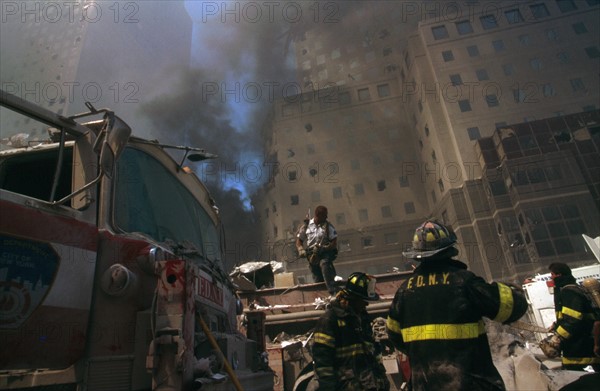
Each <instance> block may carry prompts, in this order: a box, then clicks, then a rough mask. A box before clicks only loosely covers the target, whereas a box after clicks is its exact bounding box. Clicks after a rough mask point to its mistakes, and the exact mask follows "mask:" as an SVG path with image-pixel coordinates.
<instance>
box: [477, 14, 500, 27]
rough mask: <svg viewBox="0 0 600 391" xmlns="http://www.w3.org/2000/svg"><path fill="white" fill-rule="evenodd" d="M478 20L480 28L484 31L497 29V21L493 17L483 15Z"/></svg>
mask: <svg viewBox="0 0 600 391" xmlns="http://www.w3.org/2000/svg"><path fill="white" fill-rule="evenodd" d="M479 20H480V21H481V27H483V29H484V30H490V29H493V28H496V27H498V21H497V20H496V17H495V16H494V15H491V14H490V15H484V16H482V17H480V18H479Z"/></svg>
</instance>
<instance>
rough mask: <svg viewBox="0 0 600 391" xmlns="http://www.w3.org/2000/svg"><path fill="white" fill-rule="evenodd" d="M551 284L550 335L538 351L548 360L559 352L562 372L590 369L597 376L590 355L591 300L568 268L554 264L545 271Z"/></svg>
mask: <svg viewBox="0 0 600 391" xmlns="http://www.w3.org/2000/svg"><path fill="white" fill-rule="evenodd" d="M548 268H549V269H550V276H551V277H552V280H554V310H555V311H556V322H555V323H554V324H553V326H552V329H551V331H552V335H550V336H549V337H548V338H546V339H544V340H543V341H542V342H540V348H541V349H542V351H543V352H544V354H546V356H548V357H550V358H554V357H558V356H559V355H560V352H561V351H562V367H563V369H568V370H573V371H583V370H584V368H585V367H587V366H588V365H591V366H592V368H593V369H594V371H595V372H600V357H598V356H596V355H595V354H594V335H593V328H594V321H595V320H600V319H595V318H596V317H597V315H595V311H594V310H593V308H592V302H591V298H590V297H588V295H587V293H586V291H585V289H584V288H583V287H582V286H580V285H578V284H577V282H576V280H575V277H573V274H572V273H571V268H569V266H568V265H566V264H564V263H560V262H555V263H553V264H551V265H550V266H549V267H548Z"/></svg>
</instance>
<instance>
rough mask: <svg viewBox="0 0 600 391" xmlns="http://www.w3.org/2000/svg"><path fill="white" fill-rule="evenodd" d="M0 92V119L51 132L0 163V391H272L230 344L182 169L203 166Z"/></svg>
mask: <svg viewBox="0 0 600 391" xmlns="http://www.w3.org/2000/svg"><path fill="white" fill-rule="evenodd" d="M0 92H1V94H0V103H1V104H2V106H4V108H2V110H3V112H4V113H6V112H8V110H10V111H11V112H16V113H19V114H20V115H23V116H25V117H23V118H25V123H26V124H27V123H28V121H38V122H39V123H40V125H43V126H44V127H45V126H51V127H54V129H50V130H49V133H50V135H51V140H50V141H48V142H33V141H27V142H26V143H24V144H25V146H21V147H20V148H12V149H8V150H3V151H0V249H1V250H0V389H22V388H31V387H34V386H35V389H39V388H38V387H41V386H43V389H44V390H58V389H60V390H89V391H98V390H110V391H114V390H194V389H202V390H230V389H237V390H242V389H253V390H272V389H273V373H272V371H271V370H270V369H269V368H268V365H267V364H266V363H265V361H264V358H262V357H261V352H260V351H259V350H258V349H257V344H256V342H255V341H253V340H250V339H247V338H246V337H245V336H243V335H242V334H241V333H240V332H239V331H238V330H237V324H236V315H237V314H238V313H241V307H240V301H239V299H238V296H237V295H236V292H235V289H234V286H233V285H232V283H231V281H230V279H229V276H228V275H227V274H226V273H225V272H224V271H223V266H222V254H223V252H224V248H223V245H222V243H223V241H222V237H221V236H222V229H221V225H220V218H219V213H218V209H217V208H216V206H215V204H214V202H213V200H212V199H211V197H210V194H209V192H208V191H207V189H206V187H205V186H204V185H203V184H202V183H201V182H200V180H199V179H198V177H196V176H195V175H194V174H193V173H190V171H189V170H186V168H185V167H183V162H184V160H185V158H188V159H190V160H192V161H197V160H200V159H204V158H210V157H211V155H209V154H207V153H205V152H204V151H203V150H201V149H197V148H188V147H173V146H167V145H161V144H159V143H158V142H156V141H147V140H143V139H141V138H137V137H134V136H132V135H131V129H130V128H129V126H128V125H127V124H126V123H125V122H123V121H122V120H121V119H120V118H118V117H117V116H116V115H115V114H114V113H113V112H111V111H110V110H107V109H102V110H96V109H95V108H94V107H93V106H92V105H91V104H86V105H87V107H88V109H89V112H88V113H84V114H81V115H76V116H73V117H69V118H66V117H63V116H60V115H57V114H54V113H52V112H50V111H48V110H46V109H44V108H42V107H39V106H37V105H34V104H32V103H30V102H28V101H25V100H23V99H21V98H19V97H16V96H14V95H10V94H8V93H5V92H3V91H0ZM13 115H14V114H13ZM94 116H96V117H98V116H102V119H100V120H93V121H89V122H86V123H81V122H80V121H81V119H82V118H84V117H92V118H93V117H94ZM8 131H13V132H14V131H19V129H3V131H2V134H3V135H6V134H8V133H7V132H8ZM33 144H36V145H33ZM13 146H14V145H13ZM170 147H171V148H179V149H182V150H183V151H184V153H185V156H184V160H182V161H181V163H178V162H177V161H175V160H174V159H173V158H172V157H171V155H169V154H168V153H167V152H166V151H165V150H166V149H167V148H170ZM213 156H214V155H213ZM263 357H264V355H263Z"/></svg>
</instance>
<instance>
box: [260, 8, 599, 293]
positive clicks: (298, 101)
mask: <svg viewBox="0 0 600 391" xmlns="http://www.w3.org/2000/svg"><path fill="white" fill-rule="evenodd" d="M425 3H426V2H424V3H423V4H421V6H422V7H425V8H423V9H421V10H420V12H412V13H411V15H413V14H417V17H418V19H421V20H420V21H418V20H412V19H411V18H409V17H407V14H408V12H407V10H408V9H407V8H406V7H405V5H401V4H404V3H397V4H396V6H395V7H394V5H391V7H392V8H391V9H389V10H387V11H386V12H384V14H385V15H382V16H381V15H378V14H377V13H376V12H375V11H374V10H373V9H370V8H368V9H366V10H364V9H361V10H354V11H348V13H347V15H344V19H342V21H341V22H340V23H339V24H338V25H337V26H336V27H335V28H331V26H326V27H327V28H325V27H322V29H319V27H315V28H313V29H312V30H309V31H307V32H306V33H305V34H304V35H303V36H302V38H303V39H300V40H298V41H297V42H296V55H297V59H298V68H299V80H300V81H301V83H302V86H303V87H304V88H305V90H303V93H302V94H299V95H298V96H294V97H288V98H286V99H283V100H281V101H279V102H277V104H276V105H275V106H274V110H273V115H272V118H271V121H270V123H269V125H268V126H267V129H266V130H265V132H266V139H267V143H266V149H267V151H268V152H267V155H268V159H267V162H269V164H270V165H271V167H273V168H274V171H273V175H272V177H271V178H270V179H271V181H270V182H269V184H268V185H267V186H266V187H265V189H264V192H263V193H262V194H261V196H260V197H259V200H258V202H257V204H258V205H260V206H257V209H258V210H259V211H260V217H261V224H262V230H263V234H264V236H265V243H266V245H267V246H268V247H269V248H271V253H272V256H273V257H274V258H275V259H278V260H288V261H289V262H287V265H288V270H292V271H294V272H295V274H296V276H297V277H300V278H299V281H300V282H301V280H302V279H304V280H307V281H310V279H309V278H308V271H307V270H306V267H305V265H304V264H302V263H303V261H296V262H294V258H293V251H291V250H292V249H293V246H291V245H290V243H291V242H292V241H293V237H294V234H295V229H297V227H298V226H299V225H300V223H301V220H302V219H303V217H304V216H305V215H306V213H307V210H308V208H313V209H314V207H315V206H316V205H319V204H323V205H326V206H328V208H329V219H330V221H331V222H332V223H333V224H334V225H335V226H336V228H337V229H338V232H339V234H340V244H341V245H340V256H339V259H338V261H337V264H336V265H337V266H336V267H337V268H338V274H340V275H342V276H345V275H348V274H349V272H351V271H354V270H364V271H367V272H370V273H379V272H383V271H388V270H393V268H394V267H396V268H398V269H400V270H404V269H407V268H410V262H408V260H406V259H403V258H402V256H401V250H402V249H403V248H404V247H406V246H408V245H410V243H409V242H410V240H411V237H412V230H414V228H415V226H416V224H418V222H420V221H421V220H423V219H425V218H430V217H432V218H437V219H439V220H442V221H443V222H445V223H446V224H450V225H452V226H453V227H454V229H455V231H456V232H457V234H458V236H459V242H460V243H461V244H460V247H461V259H463V260H465V261H466V262H467V263H468V264H469V266H470V268H471V269H472V270H474V271H475V272H477V273H479V274H481V275H483V276H485V277H487V278H490V279H491V278H501V279H506V280H510V279H512V280H515V281H518V280H520V279H521V278H523V277H524V276H526V275H529V274H532V273H535V272H545V271H546V269H547V264H548V262H549V261H550V260H551V259H556V258H552V256H549V255H548V256H546V255H545V256H540V255H539V254H540V253H539V252H538V253H537V254H535V253H533V252H527V253H523V254H522V255H515V250H514V248H515V246H518V244H514V240H510V239H508V240H507V239H506V238H503V237H502V235H500V234H499V233H498V223H499V222H500V225H501V226H502V229H503V231H502V232H507V229H506V228H504V226H503V223H502V217H501V215H503V213H504V212H506V211H509V210H510V211H511V212H510V213H513V214H514V213H516V215H515V216H517V217H516V219H517V221H519V219H518V216H519V214H518V211H519V210H520V208H521V207H522V205H521V204H520V203H519V202H516V201H514V202H513V201H511V203H506V202H505V203H504V204H502V207H501V208H499V207H498V206H497V205H496V201H495V199H494V197H491V196H490V195H489V194H490V193H489V191H488V190H489V186H487V185H486V183H487V182H486V181H488V180H489V167H488V165H485V164H483V163H482V161H481V159H480V156H479V155H480V150H481V148H480V143H479V141H478V140H489V138H490V137H492V136H494V135H496V134H498V129H504V128H507V127H509V124H527V123H534V121H538V120H542V119H547V118H553V117H557V118H558V117H564V116H568V115H570V114H574V113H580V112H593V111H594V110H597V109H598V102H599V101H600V92H599V90H598V86H599V84H600V80H599V75H598V72H597V69H598V68H599V64H598V62H599V58H600V43H599V36H600V35H599V31H598V23H597V20H598V17H599V8H600V7H599V6H598V2H597V1H577V2H575V1H565V0H561V1H550V0H548V1H528V2H516V3H509V2H507V3H498V2H496V3H492V2H489V3H486V2H483V3H482V4H479V5H473V6H472V7H471V8H469V12H466V10H460V12H458V11H457V10H449V9H447V8H444V7H441V8H438V9H435V7H434V8H431V7H432V6H431V5H427V7H429V8H427V7H426V6H425V5H424V4H425ZM504 4H506V6H504ZM450 11H452V12H450ZM463 11H464V12H463ZM359 16H360V17H359ZM357 20H360V21H362V22H361V23H359V24H357V23H356V21H357ZM345 21H347V22H348V23H349V24H348V25H346V24H345ZM394 21H396V23H394ZM352 26H355V27H354V28H352ZM338 30H342V31H344V34H345V35H341V39H339V40H335V39H333V37H335V36H336V34H338ZM365 37H370V38H371V39H366V38H365ZM350 69H354V70H355V72H346V71H348V70H350ZM315 80H317V81H319V83H320V85H323V84H324V83H323V82H324V81H326V80H328V81H329V82H328V83H325V84H328V88H319V89H317V90H311V89H310V88H311V86H312V85H314V81H315ZM311 82H312V84H311ZM327 98H329V99H327ZM536 123H537V122H536ZM515 126H517V127H518V128H519V129H520V127H521V126H522V125H515ZM523 126H525V125H523ZM590 126H591V128H592V129H594V125H593V124H591V123H590ZM551 129H554V130H553V132H554V131H556V132H558V130H556V129H555V128H552V127H551ZM588 133H589V137H590V138H593V137H596V136H593V131H589V130H588ZM495 137H499V136H495ZM587 144H589V143H586V145H587ZM498 145H499V144H498ZM478 148H479V149H478ZM554 158H556V157H553V158H552V159H554ZM552 159H550V158H547V157H544V158H541V157H538V160H539V162H538V163H536V164H540V165H543V164H542V163H543V162H547V163H548V164H550V161H552ZM571 161H572V162H573V164H576V163H575V162H576V161H578V160H577V158H576V157H573V158H572V159H571ZM579 161H580V163H581V162H584V163H582V164H583V166H582V165H581V164H580V163H577V164H576V165H573V166H570V167H572V168H573V170H576V169H577V168H579V169H581V170H584V171H585V170H591V167H593V166H589V167H588V166H586V164H587V165H590V164H593V163H592V162H591V161H590V160H589V159H579ZM507 164H508V163H507ZM515 164H521V163H520V162H519V163H515ZM311 170H312V171H311ZM315 170H316V171H315ZM328 170H329V171H328ZM311 173H312V174H311ZM324 174H325V175H324ZM327 174H329V175H327ZM562 178H563V179H564V180H565V181H566V182H565V183H564V184H563V185H561V186H565V187H569V186H572V187H573V189H571V190H572V191H574V192H577V191H580V190H581V191H583V190H582V189H584V188H586V189H593V186H592V187H590V186H588V184H587V183H588V179H589V178H592V177H591V176H590V175H588V176H587V177H586V176H581V177H580V179H581V180H580V181H579V182H577V181H575V182H569V181H571V180H572V179H573V178H574V176H572V175H566V174H565V176H564V177H562ZM326 179H328V180H332V179H335V180H334V181H326ZM567 182H569V183H570V184H567ZM575 189H579V190H575ZM571 190H568V191H571ZM565 191H567V190H565ZM568 191H567V193H568ZM588 191H591V190H588ZM549 195H550V193H548V194H546V196H542V195H539V197H538V195H537V193H534V194H532V195H529V196H528V197H529V198H527V199H528V201H527V202H528V204H530V205H535V204H536V203H540V205H544V202H550V201H549V200H547V201H544V199H545V198H544V197H547V196H549ZM582 197H583V196H582ZM585 198H586V199H587V201H586V203H585V205H587V206H589V208H588V207H586V208H585V209H586V210H587V209H589V210H588V211H587V212H586V213H589V214H590V216H598V202H597V197H596V196H595V195H594V194H593V193H591V192H590V193H589V194H588V195H587V196H585ZM561 200H564V198H563V199H561V198H553V201H551V202H561ZM582 205H583V204H582ZM559 207H560V206H559ZM498 208H499V209H498ZM540 208H542V206H540ZM501 210H502V212H500V211H501ZM521 212H522V213H524V212H523V211H521ZM580 212H581V211H580ZM507 213H508V212H507ZM583 225H584V229H585V230H586V231H587V233H588V234H589V235H590V236H596V235H598V227H597V225H594V224H591V223H590V224H588V222H587V220H586V222H584V224H583ZM580 227H581V225H580ZM576 231H577V230H575V231H573V232H576ZM531 236H532V235H531V233H530V237H531ZM574 240H575V239H573V238H569V241H570V242H571V244H572V245H573V250H574V252H573V253H572V254H576V256H573V257H572V258H569V257H567V258H569V259H572V260H573V261H576V260H578V261H580V262H586V261H588V260H589V259H592V258H591V257H586V256H585V254H584V253H582V252H581V251H580V250H582V248H581V247H578V245H576V243H574V242H572V241H574ZM507 243H508V244H507ZM511 244H512V245H513V247H510V246H511ZM532 246H534V247H535V246H536V245H535V244H533V245H532ZM544 246H545V245H541V244H538V245H537V247H536V249H537V250H536V251H542V253H544V252H543V251H544V250H543V247H544ZM565 246H566V247H565V248H568V245H565ZM546 251H548V252H549V251H550V250H546ZM552 251H554V253H555V255H556V256H558V254H560V255H561V256H562V255H565V254H566V253H565V252H563V251H564V249H561V250H560V252H559V251H558V249H557V248H554V249H553V250H552ZM544 254H546V253H544ZM515 257H516V258H515ZM525 258H527V261H525V260H524V259H525Z"/></svg>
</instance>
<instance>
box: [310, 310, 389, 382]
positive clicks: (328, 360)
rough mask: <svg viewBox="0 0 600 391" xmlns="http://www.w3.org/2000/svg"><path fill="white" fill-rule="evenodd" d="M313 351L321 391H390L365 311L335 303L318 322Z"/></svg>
mask: <svg viewBox="0 0 600 391" xmlns="http://www.w3.org/2000/svg"><path fill="white" fill-rule="evenodd" d="M314 338H315V340H314V344H313V347H312V354H313V361H314V367H315V373H316V377H317V379H318V382H319V391H329V390H331V391H333V390H337V391H339V390H344V391H355V390H356V391H365V390H378V391H379V390H389V386H390V385H389V382H388V380H387V377H386V374H385V367H384V366H383V364H382V363H381V354H380V349H378V345H376V344H375V342H374V339H373V331H372V328H371V323H370V321H369V318H368V314H367V312H366V311H364V313H361V314H357V313H356V312H354V311H353V310H352V309H351V308H343V307H342V306H341V305H340V303H339V301H338V300H337V299H336V300H334V301H332V302H331V305H330V306H329V308H328V309H327V310H326V311H325V314H323V316H322V317H321V318H320V319H319V321H318V323H317V326H316V327H315V331H314Z"/></svg>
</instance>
